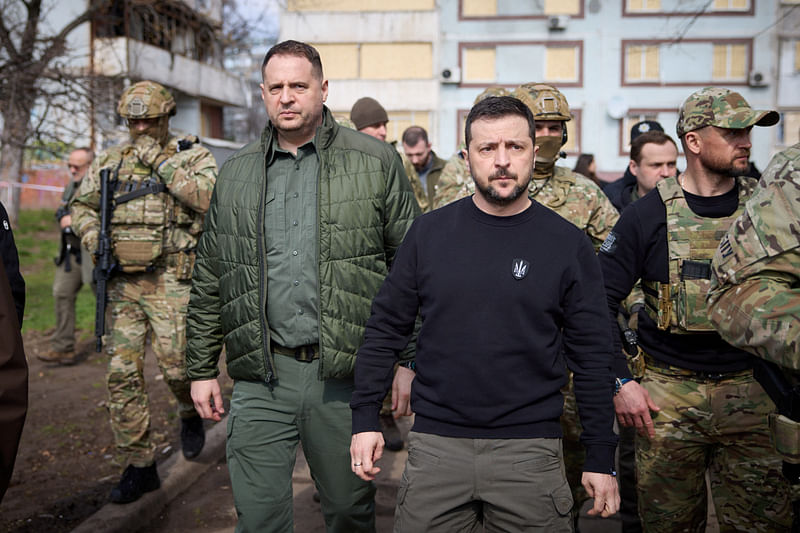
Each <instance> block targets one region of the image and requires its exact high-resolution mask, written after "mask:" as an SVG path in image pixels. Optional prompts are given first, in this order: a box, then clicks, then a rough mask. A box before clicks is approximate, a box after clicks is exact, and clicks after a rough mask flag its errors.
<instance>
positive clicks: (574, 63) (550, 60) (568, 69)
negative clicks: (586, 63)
mask: <svg viewBox="0 0 800 533" xmlns="http://www.w3.org/2000/svg"><path fill="white" fill-rule="evenodd" d="M544 57H545V69H544V71H545V73H544V79H546V80H547V81H552V82H565V81H567V82H570V81H572V82H574V81H578V69H579V68H580V65H579V64H578V49H577V48H576V47H574V46H568V47H567V46H565V47H560V46H548V47H547V49H546V50H545V56H544Z"/></svg>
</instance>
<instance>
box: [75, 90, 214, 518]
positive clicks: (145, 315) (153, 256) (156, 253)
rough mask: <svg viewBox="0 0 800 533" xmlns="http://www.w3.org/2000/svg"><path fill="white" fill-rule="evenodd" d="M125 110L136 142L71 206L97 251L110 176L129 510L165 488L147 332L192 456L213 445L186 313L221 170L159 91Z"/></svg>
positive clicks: (113, 296) (107, 160)
mask: <svg viewBox="0 0 800 533" xmlns="http://www.w3.org/2000/svg"><path fill="white" fill-rule="evenodd" d="M117 111H118V112H119V114H120V115H121V116H122V117H123V118H125V119H127V120H128V127H129V128H130V134H131V139H130V141H129V142H126V143H124V144H122V145H119V146H115V147H113V148H110V149H109V150H107V151H105V152H103V153H102V154H100V155H99V156H98V158H97V159H96V160H95V161H94V163H93V164H92V166H91V169H90V171H89V175H88V176H87V177H86V178H85V179H84V180H83V183H82V184H81V187H80V189H79V190H78V193H77V195H76V197H75V199H74V200H73V203H72V212H73V215H72V219H73V228H74V229H75V230H76V232H77V233H78V235H79V236H80V237H81V242H82V243H83V245H84V246H86V248H87V249H88V250H89V251H90V252H95V251H96V250H97V244H98V233H99V229H100V219H99V213H98V211H99V207H100V170H102V169H110V170H111V171H112V181H111V183H112V185H111V186H112V189H113V197H114V202H115V207H114V210H113V215H112V218H111V246H112V251H113V254H114V259H115V261H116V263H117V272H115V273H114V275H113V276H112V278H111V280H110V282H109V285H108V308H107V313H106V321H107V329H106V331H107V332H108V334H107V339H106V343H107V344H106V345H107V351H108V354H109V356H110V361H109V367H108V391H109V402H108V405H109V411H110V415H111V427H112V430H113V432H114V438H115V441H116V445H117V448H118V450H119V452H120V453H121V454H123V455H124V456H125V457H126V461H127V462H128V467H127V468H126V469H125V472H124V473H123V475H122V479H121V481H120V483H119V485H118V486H117V487H115V488H114V490H113V491H112V492H111V500H112V501H114V502H117V503H127V502H131V501H134V500H136V499H138V498H139V497H140V496H141V495H142V494H143V493H144V492H148V491H151V490H155V489H157V488H158V487H159V486H160V481H159V478H158V473H157V471H156V466H155V458H154V454H155V445H154V443H153V442H152V441H151V439H150V413H149V410H148V399H147V392H146V390H145V383H144V375H143V373H142V369H143V366H144V353H145V344H146V338H147V336H148V334H149V335H150V341H151V345H152V348H153V352H154V353H155V356H156V358H157V360H158V365H159V367H160V369H161V372H162V374H163V376H164V381H165V383H166V384H167V386H168V387H169V388H170V390H171V391H172V393H173V394H174V395H175V398H176V399H177V400H178V412H179V415H180V418H181V441H182V447H183V453H184V456H186V457H187V458H192V457H195V456H197V455H198V454H199V453H200V450H201V449H202V447H203V444H204V442H205V436H204V430H203V423H202V420H201V419H200V417H199V416H198V415H197V413H196V412H195V410H194V405H193V403H192V399H191V395H190V383H189V380H188V379H187V377H186V366H185V361H184V351H185V348H186V329H185V323H186V316H185V315H186V310H187V306H188V303H189V290H190V286H191V274H192V267H193V264H194V250H195V246H196V245H197V241H198V238H199V236H200V233H201V231H202V227H203V219H204V216H205V212H206V211H207V210H208V206H209V202H210V200H211V192H212V190H213V188H214V183H215V181H216V177H217V165H216V162H215V161H214V157H213V156H212V155H211V153H210V152H209V151H208V150H206V149H205V148H203V147H202V146H201V145H200V144H199V141H198V139H197V137H195V136H187V137H182V138H179V137H176V136H174V135H172V134H170V132H169V117H170V116H172V115H174V114H175V100H174V99H173V98H172V95H171V94H170V93H169V92H168V91H167V90H166V89H165V88H164V87H162V86H161V85H159V84H157V83H154V82H151V81H142V82H139V83H136V84H134V85H132V86H131V87H129V88H128V89H127V90H125V92H124V93H123V94H122V97H121V98H120V101H119V106H118V108H117Z"/></svg>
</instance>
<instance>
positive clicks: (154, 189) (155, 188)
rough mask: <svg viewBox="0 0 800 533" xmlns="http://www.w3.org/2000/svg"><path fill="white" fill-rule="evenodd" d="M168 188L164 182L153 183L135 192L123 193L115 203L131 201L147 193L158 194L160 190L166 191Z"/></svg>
mask: <svg viewBox="0 0 800 533" xmlns="http://www.w3.org/2000/svg"><path fill="white" fill-rule="evenodd" d="M166 190H167V186H166V185H164V184H163V183H153V184H151V185H148V186H147V187H142V188H141V189H136V190H135V191H133V192H129V193H128V194H123V195H122V196H119V197H118V198H115V199H114V203H115V204H117V205H119V204H124V203H125V202H130V201H131V200H133V199H136V198H139V197H140V196H144V195H145V194H158V193H160V192H165V191H166Z"/></svg>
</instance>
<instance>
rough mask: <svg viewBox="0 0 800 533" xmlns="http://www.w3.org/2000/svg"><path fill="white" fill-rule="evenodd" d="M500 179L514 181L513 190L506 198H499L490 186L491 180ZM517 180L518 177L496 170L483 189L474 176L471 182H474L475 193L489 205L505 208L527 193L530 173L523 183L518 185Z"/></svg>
mask: <svg viewBox="0 0 800 533" xmlns="http://www.w3.org/2000/svg"><path fill="white" fill-rule="evenodd" d="M500 177H503V178H510V179H513V180H514V188H513V189H512V191H511V194H509V195H508V196H500V193H499V192H498V191H497V189H495V188H494V187H493V186H492V180H495V179H497V178H500ZM518 180H519V177H518V176H517V174H514V173H512V172H508V171H505V170H498V171H496V172H494V173H493V174H492V175H490V176H489V179H488V181H487V183H486V186H485V187H484V186H483V185H481V184H480V183H478V181H477V180H476V179H475V177H474V175H473V178H472V181H474V182H475V192H477V193H478V194H480V195H481V196H483V198H484V199H485V200H486V201H487V202H489V203H490V204H494V205H497V206H506V205H509V204H512V203H513V202H514V201H515V200H517V199H518V198H519V197H520V196H522V195H523V194H527V193H528V184H530V182H531V173H530V172H529V173H528V179H526V180H525V183H523V184H520V183H519V181H518Z"/></svg>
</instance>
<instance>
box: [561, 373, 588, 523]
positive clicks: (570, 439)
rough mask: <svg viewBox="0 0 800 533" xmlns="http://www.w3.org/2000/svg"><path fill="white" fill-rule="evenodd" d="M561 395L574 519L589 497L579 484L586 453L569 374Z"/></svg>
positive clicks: (563, 429) (562, 439)
mask: <svg viewBox="0 0 800 533" xmlns="http://www.w3.org/2000/svg"><path fill="white" fill-rule="evenodd" d="M561 393H562V394H563V395H564V411H563V412H562V413H561V432H562V434H563V436H562V438H561V442H562V446H563V449H564V466H565V468H566V473H567V481H568V482H569V488H570V490H571V491H572V501H573V502H575V505H574V506H573V507H572V513H573V515H574V517H577V516H578V514H579V513H580V511H581V507H582V506H583V503H584V502H585V501H586V500H588V499H589V495H588V494H587V493H586V489H584V488H583V484H582V483H581V478H582V477H583V463H584V461H585V460H586V452H585V451H584V449H583V444H581V441H580V438H581V432H582V431H583V428H582V427H581V423H580V419H579V418H578V404H577V402H576V401H575V392H574V391H573V386H572V373H571V372H570V376H569V383H567V384H566V385H564V387H563V388H562V389H561Z"/></svg>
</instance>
